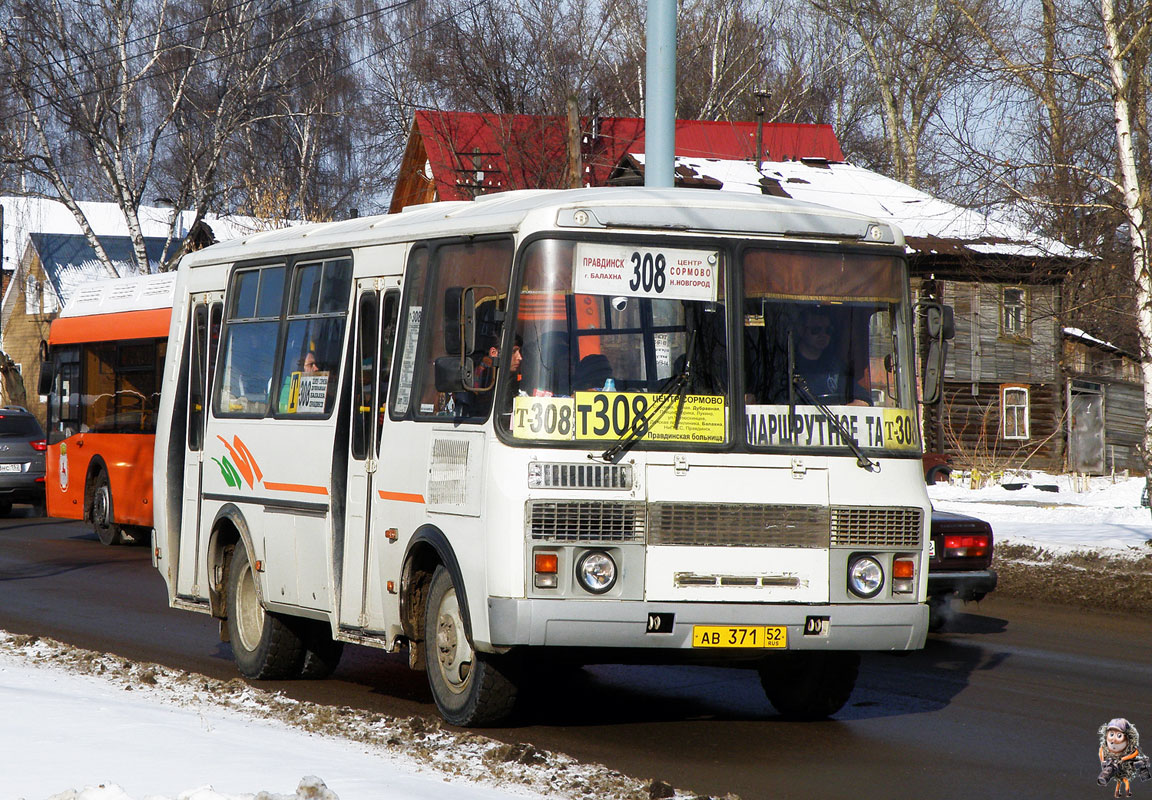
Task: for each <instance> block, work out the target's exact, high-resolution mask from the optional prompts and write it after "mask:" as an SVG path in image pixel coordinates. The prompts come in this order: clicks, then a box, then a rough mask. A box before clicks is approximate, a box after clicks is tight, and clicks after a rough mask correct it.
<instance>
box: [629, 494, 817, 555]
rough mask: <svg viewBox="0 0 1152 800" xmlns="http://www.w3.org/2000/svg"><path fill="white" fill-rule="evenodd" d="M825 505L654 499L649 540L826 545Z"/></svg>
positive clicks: (657, 542)
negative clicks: (663, 501) (658, 501)
mask: <svg viewBox="0 0 1152 800" xmlns="http://www.w3.org/2000/svg"><path fill="white" fill-rule="evenodd" d="M828 528H829V522H828V508H827V506H785V505H766V504H759V503H757V504H740V505H733V504H725V503H652V504H651V505H649V506H648V542H649V544H654V545H681V546H695V547H717V546H719V547H827V546H828Z"/></svg>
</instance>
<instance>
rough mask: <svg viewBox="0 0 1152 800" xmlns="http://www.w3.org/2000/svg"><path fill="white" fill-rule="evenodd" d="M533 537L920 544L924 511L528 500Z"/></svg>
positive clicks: (684, 543)
mask: <svg viewBox="0 0 1152 800" xmlns="http://www.w3.org/2000/svg"><path fill="white" fill-rule="evenodd" d="M525 518H526V520H525V521H526V524H527V527H528V535H529V537H530V538H531V539H533V540H535V541H551V542H639V543H643V542H647V543H648V544H651V545H664V546H680V547H801V548H820V547H829V546H832V547H899V548H908V549H917V548H919V547H920V546H921V542H922V541H923V540H922V535H921V523H922V518H923V512H922V511H921V510H920V509H919V508H867V507H843V506H840V507H835V508H832V509H829V508H827V507H826V506H807V505H804V506H802V505H775V504H760V503H756V504H726V503H651V504H645V503H642V502H635V501H621V502H603V501H595V500H565V501H553V500H530V501H528V503H527V505H526V507H525Z"/></svg>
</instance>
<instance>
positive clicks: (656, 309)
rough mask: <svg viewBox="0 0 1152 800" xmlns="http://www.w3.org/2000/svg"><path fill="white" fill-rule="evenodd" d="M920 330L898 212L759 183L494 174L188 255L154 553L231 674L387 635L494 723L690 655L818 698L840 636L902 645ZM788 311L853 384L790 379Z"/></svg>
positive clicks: (772, 694) (935, 314)
mask: <svg viewBox="0 0 1152 800" xmlns="http://www.w3.org/2000/svg"><path fill="white" fill-rule="evenodd" d="M217 316H219V317H220V318H221V319H222V327H221V329H220V334H219V344H218V345H216V344H215V343H214V341H213V337H212V336H211V335H210V329H211V323H210V321H211V320H212V319H215V318H217ZM925 317H926V318H927V321H928V323H930V324H925V321H924V319H923V318H925ZM944 319H945V313H944V309H942V308H941V307H939V306H936V307H933V308H931V309H929V310H927V311H925V310H922V309H916V308H914V307H913V305H912V304H911V302H910V295H909V282H908V273H907V265H906V263H905V259H904V248H903V239H902V236H901V234H900V232H899V231H898V230H896V229H894V228H892V227H891V226H889V225H887V224H885V223H883V222H880V221H877V220H874V219H868V218H865V217H861V216H856V215H853V214H849V213H841V212H838V211H835V210H832V209H829V208H825V207H821V206H816V205H810V204H803V203H799V202H795V201H792V200H790V199H782V198H776V197H762V196H748V195H740V194H728V193H723V192H716V191H704V190H689V189H667V190H661V189H640V188H635V189H630V188H604V189H584V190H567V191H520V192H507V193H503V194H496V195H492V196H487V197H483V198H478V199H477V200H474V201H470V202H457V203H452V202H444V203H436V204H432V205H427V206H420V207H416V208H412V209H408V210H405V211H404V212H402V213H399V214H394V215H390V216H383V217H374V218H360V219H354V220H347V221H343V222H335V223H328V224H321V225H315V226H308V227H303V228H294V229H292V230H287V231H275V232H268V233H263V234H259V235H255V236H250V237H248V238H246V239H239V240H236V241H234V242H227V243H223V244H218V245H214V246H212V247H209V248H207V249H205V250H202V251H200V252H197V253H193V254H190V255H188V256H186V257H185V258H184V259H183V260H182V261H181V263H180V267H179V273H178V277H177V285H176V300H175V304H174V307H173V314H172V326H171V329H170V332H169V338H168V353H167V359H166V362H165V365H164V382H163V394H162V398H163V399H162V403H161V407H160V414H159V426H158V428H157V434H156V436H157V439H156V451H155V458H156V462H155V470H154V474H155V476H156V477H155V487H154V488H155V496H154V501H155V517H154V519H155V533H154V541H153V545H154V552H153V558H154V562H155V565H156V567H157V568H158V569H159V570H160V571H161V572H162V573H163V576H164V579H165V581H166V583H167V587H168V596H169V601H170V603H171V605H173V606H177V607H180V608H185V609H189V610H192V611H198V612H202V613H205V614H211V615H213V616H215V617H218V618H220V619H221V620H222V624H221V636H222V638H224V639H225V640H226V641H229V642H230V643H231V647H232V652H233V655H234V658H235V661H236V663H237V665H238V667H239V670H240V672H241V673H242V674H243V675H244V676H246V677H248V678H252V679H258V678H260V679H290V678H298V677H317V676H323V675H325V674H327V673H329V672H331V670H332V669H333V668H334V667H335V665H336V661H337V660H338V659H339V657H340V654H341V649H342V647H343V644H344V643H346V642H354V643H358V644H362V645H369V646H373V647H378V648H382V649H384V650H389V651H396V650H401V649H406V650H407V653H408V659H409V663H410V665H411V666H412V667H413V668H414V669H417V670H425V671H427V675H428V680H429V684H430V686H431V689H432V694H433V696H434V698H435V702H436V705H437V707H438V709H439V711H440V713H441V714H442V716H443V717H444V718H445V719H446V720H447V721H449V722H450V723H452V724H456V725H484V724H492V723H495V722H497V721H499V720H501V719H503V718H504V717H505V716H506V715H508V714H509V713H510V711H511V710H512V709H513V707H514V703H515V700H516V697H517V693H518V690H519V687H520V686H521V683H522V681H523V679H524V677H525V675H526V672H527V671H528V670H533V669H534V671H535V673H536V674H537V675H539V673H540V670H541V669H545V670H546V669H547V665H548V664H550V663H557V660H570V661H573V662H576V663H595V662H629V661H647V662H682V661H691V662H702V663H707V664H720V665H728V666H743V667H747V668H752V669H756V670H758V671H759V675H760V678H761V682H762V684H763V687H764V690H765V692H766V695H767V697H768V699H769V700H770V701H771V703H772V704H773V705H774V706H775V707H776V709H777V710H778V711H780V712H781V713H783V714H786V715H789V716H796V717H823V716H827V715H828V714H831V713H833V712H835V711H836V710H838V709H839V708H840V707H841V706H842V705H843V704H844V703H845V702H846V701H847V699H848V697H849V695H850V693H851V691H852V689H853V686H854V683H855V680H856V674H857V666H858V662H859V655H858V654H859V652H860V651H867V650H912V649H916V648H920V647H922V646H923V643H924V640H925V635H926V629H927V625H928V607H927V606H926V605H925V588H926V578H927V567H928V558H927V542H928V538H927V536H926V535H925V529H926V526H927V524H928V519H929V503H928V498H927V495H926V491H925V485H924V479H923V472H922V467H921V461H920V456H921V452H920V440H919V434H918V407H917V405H916V403H917V388H916V386H915V381H914V372H915V367H914V336H913V328H914V326H916V325H918V324H921V325H923V327H925V328H927V329H928V331H929V333H930V334H931V337H932V345H931V347H930V349H931V351H932V352H931V353H930V354H929V356H928V358H927V359H926V379H925V392H924V393H925V395H927V396H928V397H931V396H932V395H933V394H934V392H935V388H934V387H935V384H936V383H938V378H939V365H940V363H941V362H942V356H941V355H940V353H941V352H942V345H943V344H944V341H943V339H944V336H945V335H946V334H945V332H944V328H945V327H946V326H945V325H944V324H942V323H943V321H944ZM814 320H815V321H814ZM918 320H919V322H918ZM805 325H813V326H814V325H820V326H823V327H824V328H825V330H824V331H822V333H824V334H829V333H831V336H825V337H824V338H827V339H828V340H829V341H828V342H826V344H827V345H829V347H830V350H829V351H828V352H829V361H831V360H832V359H833V357H834V358H835V359H836V360H837V362H838V368H839V369H841V370H842V372H843V374H842V376H841V380H840V383H841V384H842V386H843V387H846V388H848V389H849V392H850V394H851V396H849V395H848V394H845V395H844V396H842V397H841V396H834V395H832V394H829V393H828V392H827V391H825V390H826V389H827V387H826V386H825V385H823V384H822V383H820V381H819V380H813V379H811V378H809V377H808V376H807V375H801V374H800V372H799V369H798V366H797V365H798V364H799V362H800V360H801V359H802V357H803V355H804V353H803V342H802V334H803V333H804V330H803V329H804V326H805ZM928 367H931V369H928ZM858 390H863V391H862V392H860V391H858ZM857 394H859V395H860V396H856V395H857Z"/></svg>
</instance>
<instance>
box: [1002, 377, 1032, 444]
mask: <svg viewBox="0 0 1152 800" xmlns="http://www.w3.org/2000/svg"><path fill="white" fill-rule="evenodd" d="M1028 418H1029V404H1028V387H1027V386H1001V387H1000V419H1001V420H1003V423H1002V425H1001V430H1000V435H1001V436H1002V437H1003V438H1005V439H1015V440H1018V441H1019V440H1026V439H1027V438H1028Z"/></svg>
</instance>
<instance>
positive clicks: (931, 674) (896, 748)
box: [0, 507, 1152, 800]
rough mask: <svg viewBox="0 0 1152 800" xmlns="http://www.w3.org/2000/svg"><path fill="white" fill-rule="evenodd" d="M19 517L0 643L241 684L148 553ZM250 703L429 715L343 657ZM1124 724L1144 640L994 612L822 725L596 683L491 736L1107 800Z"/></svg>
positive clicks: (667, 684) (383, 678)
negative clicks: (20, 637)
mask: <svg viewBox="0 0 1152 800" xmlns="http://www.w3.org/2000/svg"><path fill="white" fill-rule="evenodd" d="M13 513H14V515H16V516H14V517H13V518H9V519H0V628H2V629H4V630H7V631H10V632H13V633H36V634H40V635H45V636H50V637H52V638H56V639H59V640H61V641H64V642H68V643H70V644H75V645H79V646H81V647H85V648H90V649H93V650H98V651H103V652H111V653H115V654H118V655H121V656H124V657H126V658H131V659H134V660H141V661H153V662H157V663H160V664H164V665H166V666H170V667H175V668H180V669H187V670H192V671H196V672H200V673H203V674H206V675H210V676H213V677H216V678H222V679H230V678H233V677H235V676H236V674H237V673H236V671H235V668H234V666H233V665H232V661H231V654H230V650H229V647H228V645H226V644H222V643H221V642H220V638H219V632H218V625H217V623H216V621H215V620H213V619H211V618H209V617H207V616H204V615H201V614H195V613H191V612H187V611H177V610H173V609H169V608H168V607H167V603H166V594H165V590H164V584H163V581H162V580H161V578H160V576H159V574H158V573H156V572H155V571H154V570H153V569H152V567H151V563H150V560H149V552H148V548H146V547H112V548H110V547H103V546H102V545H100V544H99V542H98V541H97V540H96V538H95V536H94V535H93V534H91V533H90V532H88V531H87V530H86V529H85V528H84V527H83V526H81V525H80V524H79V523H71V522H60V521H55V520H47V519H42V518H34V517H30V516H19V515H20V514H28V513H29V512H28V511H27V510H24V509H23V508H22V507H17V510H16V511H15V512H13ZM258 685H263V686H267V687H269V688H275V689H278V690H281V691H284V692H285V693H286V694H288V695H290V696H293V697H297V698H300V699H307V700H311V701H315V702H323V703H333V704H339V705H348V706H353V707H357V708H362V709H366V710H372V711H376V712H379V713H384V714H391V715H397V716H411V715H414V714H416V715H423V716H428V717H434V716H435V715H436V709H435V706H434V705H433V703H432V699H431V696H430V694H429V691H428V689H427V686H426V683H425V679H424V676H423V674H422V673H415V672H412V671H410V670H409V669H408V668H407V658H406V655H404V654H398V655H387V654H384V653H381V652H379V651H376V650H372V649H369V648H363V647H356V646H349V647H348V648H347V649H346V651H345V657H344V660H343V662H342V663H341V666H340V668H339V669H338V670H337V672H336V675H335V676H334V677H333V678H332V679H330V680H326V681H312V682H304V681H296V682H287V683H258ZM1117 716H1124V717H1127V718H1129V719H1130V720H1131V721H1132V722H1133V723H1135V724H1136V726H1137V727H1138V728H1139V727H1141V726H1145V729H1146V730H1148V731H1152V620H1149V619H1145V618H1140V617H1137V616H1135V615H1117V614H1098V613H1087V612H1079V611H1075V610H1072V609H1066V608H1059V609H1054V608H1045V607H1041V606H1037V605H1029V604H1026V603H1020V602H1010V601H1007V600H1000V599H997V598H996V596H995V595H993V596H992V597H989V598H988V599H986V600H985V601H984V602H983V603H981V604H980V605H979V606H976V605H974V604H973V605H969V606H966V607H962V608H961V609H960V613H959V614H958V615H957V617H956V619H955V620H954V621H953V624H952V626H951V628H950V629H949V630H948V631H947V632H945V633H943V634H938V635H932V636H930V637H929V641H928V644H927V647H926V648H925V649H924V650H923V651H921V652H917V653H912V654H907V655H895V654H869V655H866V656H865V657H864V660H863V664H862V667H861V673H860V680H859V682H858V684H857V688H856V691H855V693H854V694H853V695H852V699H851V700H850V701H849V704H848V705H847V706H846V707H845V708H844V709H843V710H842V711H841V712H840V713H838V714H836V716H835V718H834V719H833V720H830V721H826V722H816V723H794V722H786V721H784V720H782V719H780V718H779V717H777V716H776V715H775V714H774V713H773V711H772V708H771V706H770V705H769V704H768V702H767V701H766V700H765V698H764V694H763V692H762V690H761V689H760V685H759V681H758V679H757V677H756V675H755V673H753V672H747V671H741V670H727V669H714V668H705V667H624V666H594V667H587V668H585V669H584V670H579V671H570V672H567V673H566V674H565V675H564V676H563V677H562V678H559V679H557V681H556V683H555V685H554V686H550V687H549V690H548V691H546V692H540V693H539V694H537V695H536V696H535V700H534V701H533V703H532V706H531V707H530V708H528V709H527V710H526V711H525V713H524V715H523V718H522V719H520V720H519V721H518V723H517V724H516V725H515V726H513V727H508V728H499V729H492V730H488V731H485V732H484V733H486V734H487V735H490V736H493V737H494V738H497V739H502V740H505V741H509V742H529V743H531V744H533V745H535V746H536V747H539V748H543V749H547V750H552V751H558V752H564V753H567V754H569V755H571V756H573V757H575V758H578V759H580V760H583V761H595V762H600V763H603V764H605V765H607V766H609V767H611V768H613V769H616V770H619V771H621V772H623V773H626V774H629V775H633V776H635V777H638V778H660V779H662V780H665V781H668V782H670V783H672V784H673V785H675V786H677V787H679V788H681V789H684V790H691V791H694V792H698V793H700V794H706V795H711V796H713V797H723V796H724V795H725V794H727V793H732V794H736V795H739V796H740V797H741V798H744V800H756V799H758V798H765V799H767V798H808V797H812V798H853V799H854V800H856V799H867V798H888V797H892V798H896V797H900V798H933V799H934V800H935V799H938V798H939V799H943V798H965V800H979V799H980V798H1001V797H1003V798H1007V797H1011V798H1032V797H1036V798H1049V799H1050V798H1064V797H1069V798H1071V797H1100V798H1105V797H1109V796H1110V794H1111V789H1110V788H1109V789H1103V788H1101V787H1098V786H1097V785H1096V783H1095V778H1096V774H1097V771H1098V768H1097V762H1096V747H1097V733H1096V729H1097V728H1098V727H1099V726H1100V725H1101V724H1102V723H1104V722H1106V721H1107V720H1109V719H1111V718H1113V717H1117ZM1150 741H1152V740H1150ZM1150 788H1152V784H1150V785H1139V784H1137V785H1135V786H1134V794H1135V795H1137V796H1139V795H1141V794H1142V793H1148V791H1149V789H1150Z"/></svg>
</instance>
